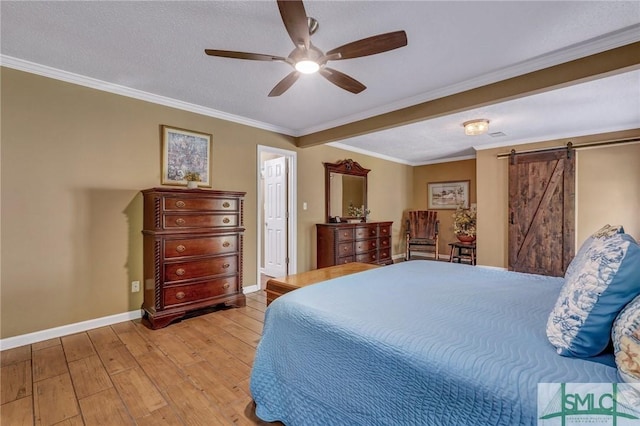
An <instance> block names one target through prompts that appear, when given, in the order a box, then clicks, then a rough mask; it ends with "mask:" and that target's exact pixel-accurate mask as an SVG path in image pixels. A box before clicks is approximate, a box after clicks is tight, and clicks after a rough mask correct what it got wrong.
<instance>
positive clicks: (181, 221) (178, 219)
mask: <svg viewBox="0 0 640 426" xmlns="http://www.w3.org/2000/svg"><path fill="white" fill-rule="evenodd" d="M184 224H185V220H184V219H183V218H181V217H179V218H177V219H176V225H179V226H182V225H184Z"/></svg>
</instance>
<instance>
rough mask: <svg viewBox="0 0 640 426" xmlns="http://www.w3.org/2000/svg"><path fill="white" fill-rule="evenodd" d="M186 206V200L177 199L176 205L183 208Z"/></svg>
mask: <svg viewBox="0 0 640 426" xmlns="http://www.w3.org/2000/svg"><path fill="white" fill-rule="evenodd" d="M184 206H186V204H185V203H184V201H182V200H181V201H176V207H178V208H183V207H184Z"/></svg>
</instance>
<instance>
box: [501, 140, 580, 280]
mask: <svg viewBox="0 0 640 426" xmlns="http://www.w3.org/2000/svg"><path fill="white" fill-rule="evenodd" d="M574 235H575V152H573V151H571V149H560V150H554V151H547V152H540V153H530V154H512V155H511V158H510V165H509V269H510V270H512V271H518V272H528V273H532V274H542V275H551V276H562V275H564V272H565V270H566V269H567V266H568V265H569V262H570V261H571V259H572V258H573V256H574V244H575V241H574V240H575V237H574Z"/></svg>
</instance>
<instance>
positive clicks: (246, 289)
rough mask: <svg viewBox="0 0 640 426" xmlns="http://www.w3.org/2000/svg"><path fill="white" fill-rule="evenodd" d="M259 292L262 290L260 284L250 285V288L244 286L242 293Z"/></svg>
mask: <svg viewBox="0 0 640 426" xmlns="http://www.w3.org/2000/svg"><path fill="white" fill-rule="evenodd" d="M258 290H260V288H259V287H258V284H254V285H250V286H248V287H244V286H242V292H243V293H244V294H249V293H255V292H256V291H258Z"/></svg>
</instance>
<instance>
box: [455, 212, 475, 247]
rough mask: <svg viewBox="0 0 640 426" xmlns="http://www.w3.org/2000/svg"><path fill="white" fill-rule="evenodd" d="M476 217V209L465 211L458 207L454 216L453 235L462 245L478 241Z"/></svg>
mask: <svg viewBox="0 0 640 426" xmlns="http://www.w3.org/2000/svg"><path fill="white" fill-rule="evenodd" d="M476 216H477V212H476V209H475V208H471V209H465V208H463V207H461V206H460V207H458V208H457V209H456V212H455V213H454V214H453V233H454V234H455V235H456V237H457V238H458V240H459V241H460V242H462V243H472V242H474V241H475V240H476Z"/></svg>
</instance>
